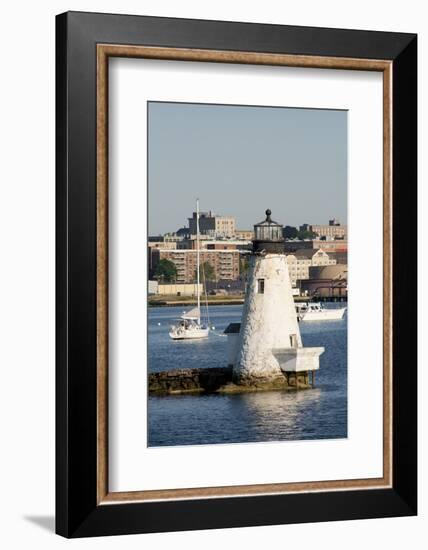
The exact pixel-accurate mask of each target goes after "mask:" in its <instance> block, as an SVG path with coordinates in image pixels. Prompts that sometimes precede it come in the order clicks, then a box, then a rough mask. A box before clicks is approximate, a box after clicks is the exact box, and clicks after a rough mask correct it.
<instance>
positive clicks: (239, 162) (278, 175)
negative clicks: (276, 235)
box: [148, 102, 347, 235]
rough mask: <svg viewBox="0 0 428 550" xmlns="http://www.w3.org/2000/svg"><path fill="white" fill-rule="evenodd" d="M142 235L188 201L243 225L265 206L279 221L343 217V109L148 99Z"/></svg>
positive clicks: (169, 221)
mask: <svg viewBox="0 0 428 550" xmlns="http://www.w3.org/2000/svg"><path fill="white" fill-rule="evenodd" d="M148 109H149V118H148V141H149V150H148V154H149V163H148V180H149V182H148V183H149V234H151V235H157V234H163V233H165V232H167V231H175V230H176V229H178V227H182V226H183V225H185V223H186V219H187V217H189V216H190V215H191V213H192V211H193V210H194V209H195V201H196V198H199V200H200V208H201V210H213V211H215V212H216V213H217V214H220V215H225V216H226V215H232V216H235V217H236V221H237V227H238V228H239V229H251V228H252V226H253V224H254V223H257V222H259V221H260V220H261V219H263V218H264V211H265V210H266V208H270V209H271V210H272V218H273V219H274V220H276V221H278V222H280V223H282V224H284V225H294V226H297V225H301V224H303V223H314V224H318V223H328V220H329V219H330V218H333V217H336V218H339V219H340V221H341V222H342V223H346V221H347V113H346V111H333V110H320V109H294V108H293V109H291V108H284V107H246V106H232V105H205V104H183V103H159V102H150V103H149V107H148Z"/></svg>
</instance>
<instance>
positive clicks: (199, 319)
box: [196, 199, 201, 325]
mask: <svg viewBox="0 0 428 550" xmlns="http://www.w3.org/2000/svg"><path fill="white" fill-rule="evenodd" d="M199 277H200V276H199V199H196V292H197V295H198V325H200V324H201V296H200V291H199Z"/></svg>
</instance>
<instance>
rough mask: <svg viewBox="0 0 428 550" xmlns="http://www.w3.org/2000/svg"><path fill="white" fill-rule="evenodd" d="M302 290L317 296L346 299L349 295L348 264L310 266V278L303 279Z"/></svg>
mask: <svg viewBox="0 0 428 550" xmlns="http://www.w3.org/2000/svg"><path fill="white" fill-rule="evenodd" d="M300 287H301V291H302V292H307V294H308V295H310V296H314V297H316V298H339V299H346V298H347V296H348V266H347V265H346V264H336V265H328V266H314V267H310V268H309V279H307V280H304V281H301V282H300Z"/></svg>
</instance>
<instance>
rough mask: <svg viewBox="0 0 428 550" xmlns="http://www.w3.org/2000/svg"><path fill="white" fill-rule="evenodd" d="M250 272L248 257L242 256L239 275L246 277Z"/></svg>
mask: <svg viewBox="0 0 428 550" xmlns="http://www.w3.org/2000/svg"><path fill="white" fill-rule="evenodd" d="M247 271H248V256H241V257H240V258H239V274H240V275H246V274H247Z"/></svg>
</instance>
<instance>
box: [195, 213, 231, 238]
mask: <svg viewBox="0 0 428 550" xmlns="http://www.w3.org/2000/svg"><path fill="white" fill-rule="evenodd" d="M235 229H236V227H235V218H233V217H232V216H218V215H217V214H214V213H213V212H211V211H209V212H200V213H199V232H200V234H201V235H210V236H211V237H214V238H217V237H234V236H235ZM189 232H190V234H191V235H196V233H197V231H196V212H193V215H192V217H191V218H189Z"/></svg>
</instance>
